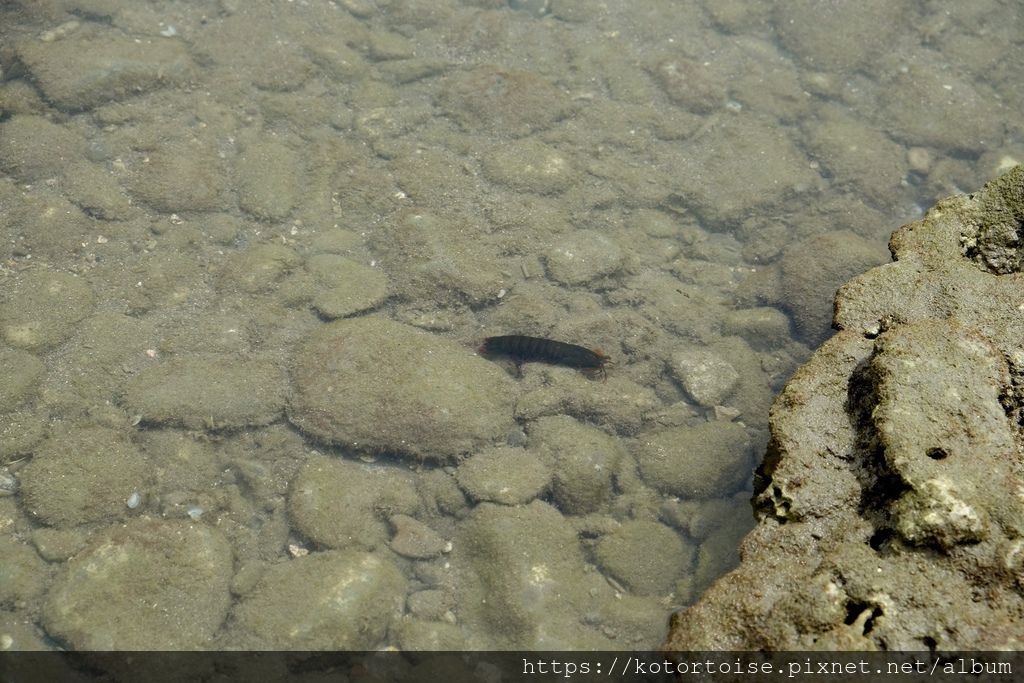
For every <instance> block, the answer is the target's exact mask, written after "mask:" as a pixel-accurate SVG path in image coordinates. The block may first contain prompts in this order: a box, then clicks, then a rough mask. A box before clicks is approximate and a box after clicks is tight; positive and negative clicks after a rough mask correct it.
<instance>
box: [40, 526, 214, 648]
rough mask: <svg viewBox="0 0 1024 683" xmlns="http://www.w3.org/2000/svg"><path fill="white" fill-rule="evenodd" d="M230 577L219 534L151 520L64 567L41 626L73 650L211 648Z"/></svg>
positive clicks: (102, 540) (116, 533) (104, 535)
mask: <svg viewBox="0 0 1024 683" xmlns="http://www.w3.org/2000/svg"><path fill="white" fill-rule="evenodd" d="M232 571H233V566H232V553H231V545H230V544H229V543H228V541H227V539H226V538H225V537H224V536H223V535H222V534H221V533H220V532H219V531H217V530H216V529H213V528H211V527H208V526H205V525H202V524H192V523H190V522H184V521H165V520H155V519H139V520H135V521H132V522H129V523H128V524H127V525H123V526H122V525H120V524H119V525H116V526H113V527H109V528H107V529H104V530H103V531H100V532H98V533H97V534H96V536H95V537H94V538H93V539H92V541H91V543H90V544H89V546H88V547H87V548H86V549H85V550H84V551H82V552H81V553H80V554H78V555H76V556H75V557H74V558H72V559H71V560H69V561H68V562H67V564H65V565H64V566H63V567H62V569H61V570H60V572H59V573H58V575H57V578H56V580H55V581H54V583H53V585H52V586H51V587H50V589H49V591H48V592H47V595H46V600H45V603H44V605H43V624H44V625H45V627H46V630H47V632H48V633H49V634H50V635H51V636H53V637H55V638H58V639H60V640H61V641H63V642H65V643H67V644H68V645H69V646H70V647H72V648H74V649H76V650H149V651H153V650H194V649H209V648H214V647H215V644H214V642H213V636H214V634H215V633H216V632H217V630H218V629H219V628H220V626H221V623H222V622H223V621H224V619H225V617H226V616H227V613H228V607H229V605H230V603H231V595H230V593H229V591H228V587H229V585H230V581H231V574H232Z"/></svg>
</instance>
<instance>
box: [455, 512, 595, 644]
mask: <svg viewBox="0 0 1024 683" xmlns="http://www.w3.org/2000/svg"><path fill="white" fill-rule="evenodd" d="M461 540H462V542H461V544H457V545H456V548H455V551H453V558H452V561H453V563H456V564H457V565H458V567H459V568H460V569H461V570H462V571H463V572H464V574H463V586H464V588H463V592H462V594H461V595H462V601H461V606H462V610H463V612H464V619H466V620H467V621H469V622H471V623H472V622H478V621H483V622H484V623H486V624H488V625H489V630H490V632H491V635H490V637H491V638H492V639H493V640H491V641H489V642H485V643H484V645H486V647H487V648H488V649H494V648H498V649H503V648H513V649H514V648H534V649H558V650H560V649H574V648H576V647H581V646H582V645H583V644H584V643H589V644H590V645H591V646H594V645H595V641H594V634H593V633H588V631H589V629H587V628H583V627H582V622H583V621H584V616H583V614H584V613H590V611H591V608H592V607H593V602H594V597H593V596H601V595H605V596H608V597H610V590H609V587H608V585H607V584H606V583H605V582H604V581H601V582H600V585H601V586H603V588H597V587H596V585H595V584H593V583H590V582H588V580H587V579H586V577H585V575H584V573H583V564H584V559H583V553H582V550H581V549H580V544H579V540H578V539H577V537H576V530H575V529H574V528H573V526H572V525H570V524H569V523H568V522H567V521H566V520H565V518H564V517H562V515H560V514H559V513H558V511H557V510H555V509H554V508H553V507H551V506H550V505H548V504H546V503H543V502H540V501H533V502H532V503H530V504H529V505H526V506H520V507H507V506H503V505H493V504H490V503H482V504H481V505H479V506H478V507H477V508H476V509H475V510H474V511H473V514H472V515H471V516H470V518H469V519H468V520H467V521H466V522H465V523H464V525H463V533H462V534H461ZM591 590H593V595H592V594H591ZM602 590H603V593H602ZM600 642H602V643H603V644H605V645H607V641H606V640H602V641H600Z"/></svg>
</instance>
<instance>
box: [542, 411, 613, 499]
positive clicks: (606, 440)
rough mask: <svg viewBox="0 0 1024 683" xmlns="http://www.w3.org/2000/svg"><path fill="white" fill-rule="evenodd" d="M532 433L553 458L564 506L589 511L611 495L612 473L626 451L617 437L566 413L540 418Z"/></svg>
mask: <svg viewBox="0 0 1024 683" xmlns="http://www.w3.org/2000/svg"><path fill="white" fill-rule="evenodd" d="M530 437H531V444H532V443H534V442H535V443H536V448H537V449H538V450H539V451H540V452H541V453H544V454H545V455H547V456H548V457H549V458H550V459H551V460H552V461H553V462H554V480H553V486H552V489H553V493H554V497H555V500H556V501H557V502H558V505H559V506H560V507H561V508H562V510H564V511H565V512H566V513H569V514H577V515H578V514H586V513H588V512H594V511H596V510H598V509H600V508H601V507H602V506H603V505H604V504H606V503H607V502H608V501H609V500H610V499H611V497H612V494H613V485H612V481H613V477H614V476H615V473H616V471H618V467H619V462H620V460H621V459H622V456H623V455H624V452H623V449H622V445H621V444H620V443H619V441H618V440H616V439H614V438H612V437H610V436H608V435H607V434H605V433H604V432H602V431H601V430H599V429H597V428H595V427H591V426H588V425H585V424H582V423H580V422H577V421H576V420H574V419H573V418H571V417H568V416H566V415H560V416H553V417H543V418H541V419H539V420H537V422H536V423H534V424H533V425H532V426H531V427H530Z"/></svg>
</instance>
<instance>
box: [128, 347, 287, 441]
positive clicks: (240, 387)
mask: <svg viewBox="0 0 1024 683" xmlns="http://www.w3.org/2000/svg"><path fill="white" fill-rule="evenodd" d="M287 390H288V381H287V377H286V375H285V373H284V371H283V370H282V369H281V368H279V367H278V366H276V365H275V364H274V363H272V362H270V361H268V360H261V359H249V360H243V359H240V358H237V357H235V356H233V355H229V354H203V353H200V354H195V355H190V356H180V357H173V358H169V359H167V360H161V361H159V362H157V363H155V364H154V365H152V366H151V367H148V368H146V369H144V370H142V372H140V373H139V374H137V375H136V376H135V377H133V378H131V379H130V380H129V381H128V383H127V385H126V387H125V391H124V405H125V408H126V409H127V410H128V411H129V412H130V413H132V414H137V415H140V416H141V417H142V419H143V421H145V422H149V423H156V424H175V425H181V426H184V427H187V428H189V429H225V428H232V427H242V426H246V425H250V426H251V425H265V424H269V423H271V422H273V421H274V420H276V419H278V418H279V417H281V415H282V414H283V412H284V405H285V396H286V395H287Z"/></svg>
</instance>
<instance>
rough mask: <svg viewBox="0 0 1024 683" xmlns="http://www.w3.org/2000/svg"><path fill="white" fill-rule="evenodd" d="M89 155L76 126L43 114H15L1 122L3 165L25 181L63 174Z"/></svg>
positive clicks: (1, 162) (1, 159) (0, 139)
mask: <svg viewBox="0 0 1024 683" xmlns="http://www.w3.org/2000/svg"><path fill="white" fill-rule="evenodd" d="M84 154H85V141H84V140H83V139H82V137H81V136H80V135H78V134H77V133H76V132H75V131H74V129H73V128H70V127H68V126H60V125H57V124H56V123H53V122H52V121H50V120H49V119H46V118H44V117H42V116H26V115H18V116H12V117H11V118H10V120H8V121H5V122H4V123H3V125H0V168H2V169H3V170H5V171H7V172H8V173H11V174H12V175H14V176H16V177H18V178H20V179H21V180H24V181H33V180H42V179H45V178H56V177H60V176H61V175H62V174H63V172H64V170H65V169H66V168H67V166H68V164H69V163H72V162H75V161H79V160H81V159H82V158H83V157H84Z"/></svg>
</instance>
